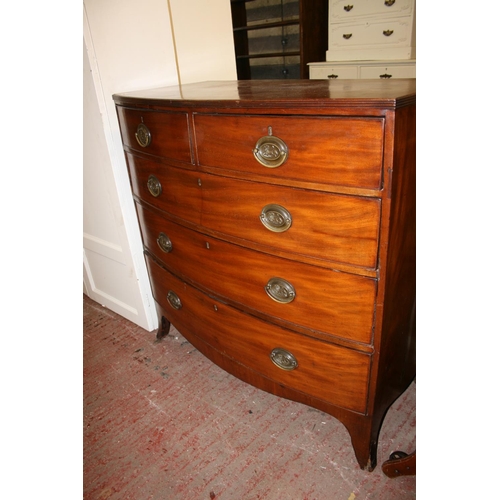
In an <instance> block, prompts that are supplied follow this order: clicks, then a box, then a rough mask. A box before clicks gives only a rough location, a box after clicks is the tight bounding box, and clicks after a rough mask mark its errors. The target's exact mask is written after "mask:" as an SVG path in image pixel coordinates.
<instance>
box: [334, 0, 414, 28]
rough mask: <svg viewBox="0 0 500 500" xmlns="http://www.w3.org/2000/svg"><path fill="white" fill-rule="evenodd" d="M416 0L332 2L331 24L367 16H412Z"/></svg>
mask: <svg viewBox="0 0 500 500" xmlns="http://www.w3.org/2000/svg"><path fill="white" fill-rule="evenodd" d="M414 1H415V0H397V1H391V0H350V1H349V2H346V1H345V0H330V5H329V12H330V22H336V23H338V22H346V21H349V20H350V19H357V18H359V17H366V16H383V17H384V18H387V17H391V16H405V15H410V14H411V13H412V11H413V3H414Z"/></svg>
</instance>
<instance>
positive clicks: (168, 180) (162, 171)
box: [126, 153, 201, 224]
mask: <svg viewBox="0 0 500 500" xmlns="http://www.w3.org/2000/svg"><path fill="white" fill-rule="evenodd" d="M126 157H127V163H128V167H129V175H130V181H131V184H132V191H133V193H134V194H135V195H136V196H138V197H139V198H141V199H142V200H144V201H145V202H147V203H150V204H151V205H153V206H155V207H157V208H159V209H160V210H163V211H165V212H168V213H169V214H171V215H174V216H175V217H180V218H181V219H184V220H187V221H189V222H193V223H195V224H199V223H200V213H201V192H200V191H201V190H200V186H199V183H198V180H199V175H197V174H196V172H193V171H189V170H183V169H181V168H174V167H170V166H168V165H165V164H163V163H159V162H155V161H151V160H146V159H144V158H140V157H138V156H134V155H131V154H129V153H126Z"/></svg>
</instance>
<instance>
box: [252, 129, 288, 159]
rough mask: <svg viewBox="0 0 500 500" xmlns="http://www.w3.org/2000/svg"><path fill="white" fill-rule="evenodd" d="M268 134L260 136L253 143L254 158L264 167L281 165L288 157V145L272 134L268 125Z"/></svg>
mask: <svg viewBox="0 0 500 500" xmlns="http://www.w3.org/2000/svg"><path fill="white" fill-rule="evenodd" d="M269 132H270V133H269V135H266V136H264V137H261V138H260V139H259V140H258V141H257V143H256V144H255V148H254V150H253V154H254V156H255V158H256V160H257V161H258V162H259V163H260V164H261V165H264V167H268V168H276V167H279V166H280V165H283V163H285V161H286V160H287V158H288V146H287V145H286V143H285V141H283V140H282V139H280V138H279V137H276V136H274V135H272V129H271V127H269Z"/></svg>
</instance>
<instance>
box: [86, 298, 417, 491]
mask: <svg viewBox="0 0 500 500" xmlns="http://www.w3.org/2000/svg"><path fill="white" fill-rule="evenodd" d="M83 319H84V329H83V332H84V418H83V423H84V431H83V438H84V457H83V458H84V471H83V472H84V476H83V477H84V499H85V500H104V499H109V500H127V499H130V500H146V499H155V500H160V499H161V500H210V499H217V500H257V499H261V500H264V499H268V500H365V499H370V500H379V499H380V500H405V499H414V498H416V478H415V476H404V477H399V478H395V479H390V478H388V477H386V476H385V475H384V474H383V473H382V469H381V465H382V463H383V462H384V461H385V460H387V459H388V458H389V455H390V453H391V452H393V451H395V450H401V451H405V452H407V453H410V452H412V451H413V450H414V449H415V447H416V442H415V420H416V417H415V384H412V385H411V386H410V387H409V389H408V390H407V391H406V392H405V394H403V396H402V397H401V398H400V399H399V400H398V401H396V402H395V404H394V405H393V406H392V407H391V409H390V410H389V413H388V415H387V417H386V419H385V421H384V424H383V427H382V431H381V435H380V441H379V449H378V465H377V468H376V469H375V470H374V471H373V472H371V473H369V472H364V471H362V470H360V469H359V467H358V464H357V462H356V460H355V457H354V452H353V450H352V448H351V444H350V438H349V435H348V433H347V430H346V429H345V428H344V426H343V425H342V424H340V423H339V422H338V421H337V420H335V419H334V418H333V417H331V416H329V415H326V414H324V413H322V412H319V411H317V410H314V409H312V408H309V407H307V406H304V405H302V404H299V403H295V402H292V401H287V400H284V399H281V398H278V397H276V396H273V395H271V394H267V393H265V392H263V391H260V390H258V389H255V388H253V387H251V386H249V385H247V384H246V383H244V382H242V381H240V380H238V379H236V378H235V377H233V376H232V375H229V374H228V373H226V372H224V371H223V370H221V369H220V368H219V367H217V366H215V365H214V364H212V363H211V362H210V361H209V360H207V359H206V358H205V357H204V356H203V355H202V354H200V353H199V352H198V351H197V350H196V349H194V348H193V347H192V345H191V344H189V343H188V342H187V341H186V340H185V339H184V338H183V337H182V335H180V334H179V333H178V332H177V331H176V330H175V329H171V332H170V335H169V336H168V337H166V338H165V339H163V340H162V341H161V342H157V341H156V339H155V336H154V334H153V333H149V332H146V331H145V330H143V329H141V328H140V327H138V326H137V325H135V324H133V323H131V322H129V321H127V320H125V319H124V318H122V317H120V316H118V315H117V314H115V313H113V312H111V311H110V310H109V309H106V308H103V307H101V306H100V305H98V304H97V303H95V302H93V301H91V300H90V299H89V298H88V297H86V296H84V299H83Z"/></svg>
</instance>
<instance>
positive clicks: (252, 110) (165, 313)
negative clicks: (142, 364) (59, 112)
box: [114, 79, 416, 470]
mask: <svg viewBox="0 0 500 500" xmlns="http://www.w3.org/2000/svg"><path fill="white" fill-rule="evenodd" d="M114 100H115V103H116V109H117V112H118V117H119V122H120V127H121V134H122V139H123V145H124V151H125V156H126V158H127V163H128V169H129V173H130V181H131V188H132V191H133V196H134V199H135V203H136V208H137V214H138V218H139V222H140V227H141V231H142V238H143V243H144V252H145V258H146V262H147V266H148V270H149V276H150V279H151V285H152V290H153V294H154V299H155V301H156V307H157V311H158V317H159V324H160V327H159V330H158V334H157V336H158V337H159V338H161V337H162V336H164V335H166V334H167V333H168V331H169V327H170V323H172V324H173V325H175V327H176V328H177V329H178V330H179V331H180V332H181V333H182V334H183V335H184V336H185V337H186V339H187V340H188V341H189V342H191V343H192V344H193V345H194V346H195V347H196V348H197V349H198V350H199V351H201V352H202V353H203V354H205V355H206V356H207V357H208V358H209V359H211V360H212V361H213V362H214V363H216V364H217V365H219V366H220V367H222V368H223V369H225V370H227V371H228V372H230V373H232V374H233V375H235V376H236V377H239V378H240V379H242V380H244V381H246V382H248V383H249V384H252V385H254V386H256V387H258V388H260V389H263V390H265V391H269V392H271V393H272V394H275V395H278V396H281V397H285V398H289V399H292V400H295V401H299V402H301V403H304V404H306V405H309V406H311V407H314V408H317V409H319V410H321V411H323V412H326V413H328V414H330V415H332V416H333V417H335V418H337V419H338V420H340V421H341V422H342V423H343V424H344V425H345V426H346V428H347V429H348V431H349V433H350V436H351V439H352V444H353V448H354V452H355V454H356V457H357V460H358V462H359V465H360V466H361V467H362V468H363V469H366V470H372V469H373V467H375V464H376V458H377V441H378V434H379V431H380V427H381V424H382V421H383V418H384V415H385V413H386V411H387V410H388V408H389V407H390V405H391V404H392V403H393V402H394V401H395V399H396V398H398V397H399V396H400V395H401V394H402V393H403V392H404V391H405V390H406V388H407V387H408V385H409V384H410V382H411V381H412V380H413V378H414V375H415V359H414V349H415V103H416V94H415V80H405V79H400V80H394V81H379V80H338V81H328V80H295V81H286V80H280V81H265V80H260V81H235V82H206V83H197V84H190V85H184V86H182V87H171V88H161V89H155V90H145V91H138V92H130V93H126V94H120V95H115V96H114ZM283 425H286V422H284V423H283Z"/></svg>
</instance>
